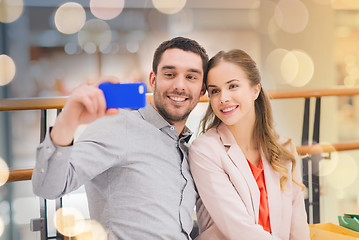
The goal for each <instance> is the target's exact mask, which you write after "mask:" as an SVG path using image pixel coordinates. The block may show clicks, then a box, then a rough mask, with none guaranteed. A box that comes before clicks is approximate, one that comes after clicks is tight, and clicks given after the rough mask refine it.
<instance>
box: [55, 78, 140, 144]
mask: <svg viewBox="0 0 359 240" xmlns="http://www.w3.org/2000/svg"><path fill="white" fill-rule="evenodd" d="M114 82H118V80H117V79H115V78H106V79H104V80H103V81H101V82H100V83H97V84H94V85H81V86H79V87H78V88H76V89H75V90H74V91H73V92H72V93H71V95H70V96H69V98H68V100H67V102H66V104H65V106H64V109H63V111H62V112H61V113H60V114H59V116H58V117H57V119H56V122H55V125H54V126H53V128H52V131H51V139H52V141H53V142H54V143H55V144H57V145H60V146H68V145H70V144H71V142H72V141H73V138H74V134H75V131H76V129H77V127H78V126H79V125H81V124H89V123H91V122H93V121H95V120H96V119H98V118H101V117H103V116H106V115H113V114H117V113H118V112H119V110H118V108H131V109H137V108H140V107H144V105H145V104H146V85H144V84H143V83H138V84H137V85H138V86H135V85H136V84H135V85H133V84H132V83H131V84H119V83H114ZM133 93H135V94H134V95H133Z"/></svg>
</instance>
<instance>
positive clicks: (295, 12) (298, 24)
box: [274, 0, 309, 33]
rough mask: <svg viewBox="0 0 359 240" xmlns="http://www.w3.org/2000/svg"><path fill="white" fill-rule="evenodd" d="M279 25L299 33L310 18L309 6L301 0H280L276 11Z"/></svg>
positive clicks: (290, 31) (286, 29)
mask: <svg viewBox="0 0 359 240" xmlns="http://www.w3.org/2000/svg"><path fill="white" fill-rule="evenodd" d="M274 19H275V20H276V23H277V24H278V26H279V27H280V28H281V29H282V30H283V31H285V32H288V33H299V32H301V31H303V30H304V29H305V27H306V26H307V24H308V20H309V13H308V9H307V7H306V6H305V5H304V4H303V3H302V2H301V1H299V0H280V1H279V2H278V4H277V6H276V8H275V11H274Z"/></svg>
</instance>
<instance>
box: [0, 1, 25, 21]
mask: <svg viewBox="0 0 359 240" xmlns="http://www.w3.org/2000/svg"><path fill="white" fill-rule="evenodd" d="M23 9H24V3H23V1H22V0H0V22H3V23H11V22H14V21H16V20H17V19H18V18H19V17H20V16H21V14H22V12H23Z"/></svg>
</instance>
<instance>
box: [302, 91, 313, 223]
mask: <svg viewBox="0 0 359 240" xmlns="http://www.w3.org/2000/svg"><path fill="white" fill-rule="evenodd" d="M309 110H310V98H306V99H305V102H304V116H303V129H302V145H308V143H309ZM310 162H311V160H310V157H308V156H307V157H305V158H303V183H304V185H305V186H306V188H307V190H308V198H305V199H304V202H305V210H306V212H307V221H308V223H312V211H311V209H312V208H311V206H310V203H311V201H310V200H311V199H310V198H311V197H310V196H311V194H310V192H311V187H312V186H311V183H310V182H309V180H310V179H309V174H310V173H309V170H310V169H309V163H310Z"/></svg>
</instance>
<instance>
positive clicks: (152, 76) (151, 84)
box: [148, 71, 156, 92]
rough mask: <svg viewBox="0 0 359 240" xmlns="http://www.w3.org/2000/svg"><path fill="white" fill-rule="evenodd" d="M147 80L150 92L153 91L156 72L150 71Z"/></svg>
mask: <svg viewBox="0 0 359 240" xmlns="http://www.w3.org/2000/svg"><path fill="white" fill-rule="evenodd" d="M148 82H149V84H150V86H151V89H152V92H153V91H154V90H155V83H156V74H155V73H154V72H153V71H151V73H150V77H149V79H148Z"/></svg>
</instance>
